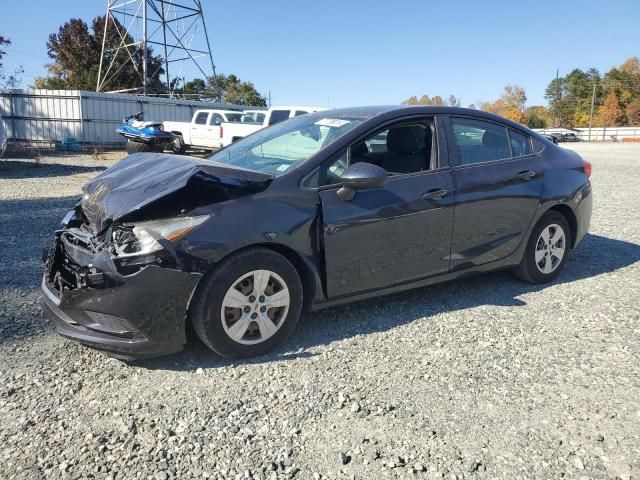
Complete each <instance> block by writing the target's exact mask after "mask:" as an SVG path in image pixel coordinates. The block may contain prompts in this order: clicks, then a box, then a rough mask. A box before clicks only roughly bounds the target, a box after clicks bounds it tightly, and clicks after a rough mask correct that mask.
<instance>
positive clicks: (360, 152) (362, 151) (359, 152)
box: [351, 142, 369, 158]
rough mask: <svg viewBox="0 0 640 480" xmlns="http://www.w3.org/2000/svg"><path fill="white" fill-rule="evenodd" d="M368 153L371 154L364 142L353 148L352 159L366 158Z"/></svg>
mask: <svg viewBox="0 0 640 480" xmlns="http://www.w3.org/2000/svg"><path fill="white" fill-rule="evenodd" d="M367 153H369V149H368V148H367V144H366V143H364V142H360V143H356V144H355V145H354V146H353V147H351V156H352V157H357V158H360V157H364V156H365V155H366V154H367Z"/></svg>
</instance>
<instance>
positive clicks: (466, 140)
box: [451, 117, 511, 165]
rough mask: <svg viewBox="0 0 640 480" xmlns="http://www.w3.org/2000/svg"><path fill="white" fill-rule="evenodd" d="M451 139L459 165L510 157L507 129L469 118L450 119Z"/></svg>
mask: <svg viewBox="0 0 640 480" xmlns="http://www.w3.org/2000/svg"><path fill="white" fill-rule="evenodd" d="M451 124H452V127H453V139H454V142H455V146H456V150H457V153H458V159H459V161H460V164H461V165H471V164H474V163H481V162H489V161H492V160H501V159H504V158H510V157H511V149H510V148H509V139H508V137H507V129H506V128H505V127H501V126H499V125H496V124H495V123H490V122H484V121H482V120H474V119H470V118H456V117H454V118H452V119H451Z"/></svg>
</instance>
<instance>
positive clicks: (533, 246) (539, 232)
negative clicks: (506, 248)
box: [513, 211, 572, 284]
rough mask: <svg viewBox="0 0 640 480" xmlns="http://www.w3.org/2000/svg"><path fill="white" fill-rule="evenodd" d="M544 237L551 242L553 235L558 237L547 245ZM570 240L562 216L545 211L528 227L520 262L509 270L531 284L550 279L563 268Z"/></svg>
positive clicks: (569, 232)
mask: <svg viewBox="0 0 640 480" xmlns="http://www.w3.org/2000/svg"><path fill="white" fill-rule="evenodd" d="M543 232H545V236H543ZM556 235H559V237H556ZM547 238H548V239H549V240H550V241H551V242H553V239H554V238H558V240H556V241H555V242H554V243H551V244H550V243H549V242H547V241H546V239H547ZM571 242H572V239H571V228H570V227H569V223H568V222H567V219H566V218H565V216H564V215H562V214H561V213H559V212H554V211H550V212H547V213H545V214H544V215H543V216H542V218H540V220H539V221H538V223H537V224H536V226H535V227H534V229H533V230H532V232H531V236H530V237H529V240H528V241H527V248H526V249H525V252H524V255H523V256H522V261H521V262H520V264H519V265H518V266H516V267H515V268H514V269H513V273H514V274H515V275H516V276H517V277H518V278H520V279H521V280H524V281H525V282H528V283H533V284H538V283H547V282H550V281H552V280H554V279H555V278H556V277H557V276H558V275H560V273H561V272H562V270H563V269H564V266H565V263H566V261H567V257H568V256H569V251H570V250H571ZM560 252H562V255H560ZM559 257H560V258H559ZM536 260H538V261H536Z"/></svg>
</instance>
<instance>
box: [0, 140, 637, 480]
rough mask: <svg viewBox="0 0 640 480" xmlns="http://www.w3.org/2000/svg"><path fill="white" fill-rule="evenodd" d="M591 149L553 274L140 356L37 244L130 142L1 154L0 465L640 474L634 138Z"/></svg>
mask: <svg viewBox="0 0 640 480" xmlns="http://www.w3.org/2000/svg"><path fill="white" fill-rule="evenodd" d="M569 148H574V149H576V150H578V151H579V152H580V153H582V154H583V155H584V157H585V158H586V159H588V160H590V161H591V162H592V163H593V169H594V170H593V172H594V173H593V177H592V180H593V185H594V191H595V210H594V215H593V221H592V229H591V235H590V236H589V237H588V238H587V239H586V240H585V241H584V243H583V244H582V245H581V246H580V248H579V249H578V250H577V251H575V252H574V253H573V254H572V255H571V257H570V260H569V263H568V265H567V269H566V270H565V272H564V273H563V274H562V276H561V277H560V278H559V279H558V281H556V282H554V283H553V284H550V285H547V286H542V287H534V286H530V285H527V284H523V283H521V282H519V281H517V280H516V279H515V278H514V277H512V276H511V275H510V274H509V273H496V274H489V275H484V276H481V277H476V278H472V279H467V280H463V281H457V282H453V283H449V284H444V285H437V286H434V287H430V288H423V289H419V290H415V291H412V292H407V293H403V294H398V295H392V296H388V297H384V298H381V299H377V300H373V301H367V302H360V303H356V304H352V305H348V306H345V307H340V308H333V309H330V310H326V311H322V312H318V313H313V314H307V315H305V316H304V317H303V319H302V321H301V323H300V326H299V327H298V329H297V331H296V333H295V334H294V335H293V337H292V338H291V339H290V340H289V341H288V343H287V344H286V345H284V346H283V347H282V348H280V349H279V350H278V351H276V352H274V353H273V354H271V355H267V356H264V357H261V358H257V359H253V360H248V361H242V362H231V361H228V360H223V359H220V358H218V357H216V356H214V355H213V354H211V353H209V352H208V351H207V350H206V348H205V347H203V346H202V345H201V344H199V343H198V342H196V341H194V342H192V344H191V345H189V346H188V348H187V349H186V351H185V352H183V353H180V354H177V355H174V356H170V357H166V358H161V359H153V360H146V361H141V362H135V363H131V364H126V363H122V362H120V361H117V360H114V359H110V358H108V357H106V356H105V355H103V354H100V353H98V352H95V351H93V350H90V349H88V348H85V347H83V346H81V345H79V344H77V343H74V342H70V341H67V340H64V339H62V338H60V337H58V336H57V335H55V333H54V332H53V328H52V326H51V325H50V324H49V322H48V321H47V320H46V319H45V318H44V316H43V314H42V311H41V309H40V306H39V302H38V295H39V294H38V284H39V281H40V277H41V271H42V270H41V269H42V266H41V263H40V253H41V250H42V249H43V248H45V247H47V246H48V245H49V243H50V241H51V238H52V232H53V230H54V229H55V228H56V227H57V226H58V225H59V220H60V219H61V218H62V216H63V215H64V213H65V212H66V211H67V210H68V209H69V208H70V207H71V206H72V205H73V204H74V202H75V201H76V199H77V198H78V196H79V193H80V187H81V185H82V184H83V183H84V182H85V181H87V180H88V179H90V178H92V177H93V176H94V175H96V174H97V173H98V171H99V170H100V169H102V168H104V167H106V166H108V165H110V164H112V163H113V162H114V161H115V160H117V158H118V157H120V156H121V155H120V154H112V155H108V156H103V157H101V158H98V159H96V158H93V157H92V156H90V155H74V156H45V157H43V158H42V159H41V161H40V163H41V165H40V166H36V165H35V164H34V163H32V162H29V161H28V160H24V159H23V160H11V159H4V160H2V161H0V225H1V226H2V229H1V235H0V292H1V293H0V295H1V298H0V459H1V461H0V478H2V479H37V478H65V479H67V478H68V479H78V478H86V479H90V478H91V479H93V478H95V479H154V480H164V479H173V478H176V479H190V478H194V479H196V478H197V479H200V478H211V479H225V480H226V479H289V478H296V479H341V478H349V479H379V478H380V479H386V478H407V479H409V478H411V479H413V478H417V479H422V478H424V479H436V478H437V479H440V478H446V479H448V480H453V479H476V478H477V479H500V478H504V479H525V478H526V479H551V478H554V479H555V478H575V479H580V480H584V479H623V480H629V479H631V478H635V479H638V478H640V402H639V400H638V399H640V306H639V304H638V300H639V299H640V287H639V286H638V285H639V284H640V262H639V260H640V187H639V185H640V163H638V162H639V161H640V145H631V144H629V145H626V144H576V145H570V146H569Z"/></svg>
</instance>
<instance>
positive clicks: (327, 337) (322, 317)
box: [136, 235, 640, 371]
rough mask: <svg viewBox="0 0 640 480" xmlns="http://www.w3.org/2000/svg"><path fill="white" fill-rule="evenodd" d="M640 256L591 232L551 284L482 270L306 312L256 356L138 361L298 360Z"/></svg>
mask: <svg viewBox="0 0 640 480" xmlns="http://www.w3.org/2000/svg"><path fill="white" fill-rule="evenodd" d="M602 252H607V255H602ZM638 261H640V245H638V244H635V243H630V242H625V241H622V240H616V239H613V238H608V237H603V236H600V235H587V236H586V237H585V239H584V241H583V242H582V244H581V245H580V246H579V247H578V248H577V249H576V250H575V251H574V252H572V253H571V256H570V257H569V261H568V262H567V265H566V268H565V270H564V271H563V272H562V274H561V275H560V276H559V277H558V279H556V280H555V281H554V282H552V283H550V284H545V285H531V284H527V283H524V282H521V281H520V280H517V279H516V278H515V277H514V276H513V275H512V274H511V273H510V272H506V271H502V272H496V273H490V274H484V275H478V276H475V277H470V278H466V279H463V280H456V281H453V282H448V283H443V284H439V285H433V286H430V287H423V288H418V289H414V290H410V291H406V292H402V293H397V294H392V295H387V296H383V297H379V298H376V299H372V300H363V301H359V302H356V303H352V304H348V305H344V306H339V307H333V308H329V309H326V310H320V311H317V312H311V313H307V314H304V315H303V316H302V318H301V320H300V324H299V325H298V327H297V329H296V331H295V332H294V334H293V335H292V336H291V337H290V338H289V339H288V340H287V341H286V342H285V343H284V345H282V346H281V347H280V348H278V349H276V350H275V351H274V352H271V353H269V354H266V355H263V356H260V357H257V358H252V359H246V360H228V359H223V358H220V357H218V356H216V355H214V354H213V353H212V352H211V351H210V350H208V349H207V348H206V347H205V346H204V345H203V344H202V343H201V342H200V341H199V340H197V339H194V340H193V341H191V342H190V344H189V345H188V346H187V347H186V349H185V351H183V352H181V353H178V354H175V355H171V356H168V357H163V358H157V359H148V360H141V361H137V362H136V365H138V366H141V367H143V368H148V369H162V370H176V371H186V370H193V369H196V368H203V369H208V368H220V367H226V366H230V365H238V364H243V365H251V364H258V363H264V362H272V361H288V360H294V359H296V358H300V357H307V356H311V355H313V352H310V351H308V349H311V348H313V347H317V346H319V345H327V344H330V343H332V342H335V341H339V340H343V339H345V338H350V337H354V336H356V335H368V334H371V333H376V332H384V331H387V330H391V329H393V328H395V327H397V326H400V325H403V324H407V323H410V322H413V321H415V320H418V319H421V318H425V317H426V318H430V317H434V316H436V315H438V314H440V313H444V312H451V311H455V310H463V309H467V308H473V307H477V306H481V305H501V306H515V307H517V306H522V305H525V304H526V303H525V302H524V301H523V300H521V299H520V298H519V297H520V296H521V295H523V294H526V293H530V292H536V291H540V290H544V289H545V288H548V287H549V286H552V285H559V284H565V283H571V282H576V281H579V280H582V279H585V278H590V277H595V276H597V275H602V274H605V273H610V272H614V271H616V270H619V269H621V268H624V267H627V266H629V265H632V264H634V263H636V262H638ZM192 337H195V336H193V335H192Z"/></svg>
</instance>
